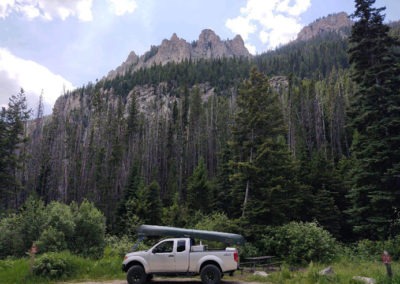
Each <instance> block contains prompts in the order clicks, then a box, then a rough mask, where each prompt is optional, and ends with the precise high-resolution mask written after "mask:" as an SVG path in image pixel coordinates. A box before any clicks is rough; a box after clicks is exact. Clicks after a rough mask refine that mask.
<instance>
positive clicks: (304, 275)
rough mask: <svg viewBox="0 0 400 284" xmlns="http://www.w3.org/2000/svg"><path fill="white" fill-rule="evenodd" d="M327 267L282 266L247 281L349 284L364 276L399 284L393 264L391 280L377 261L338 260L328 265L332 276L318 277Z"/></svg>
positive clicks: (397, 269) (397, 266) (399, 274)
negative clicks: (297, 267) (356, 277)
mask: <svg viewBox="0 0 400 284" xmlns="http://www.w3.org/2000/svg"><path fill="white" fill-rule="evenodd" d="M327 266H328V265H322V264H314V263H310V264H309V265H308V266H307V267H304V268H299V269H295V270H293V269H291V268H290V267H288V266H283V267H282V268H281V270H280V271H277V272H272V273H270V274H269V275H268V277H261V276H248V277H246V279H247V280H249V281H254V282H265V283H271V284H272V283H279V284H331V283H335V284H341V283H343V284H349V283H351V284H352V283H354V284H356V283H361V282H357V281H355V280H353V277H354V276H364V277H369V278H373V279H375V280H376V281H377V282H376V283H377V284H386V283H392V284H393V283H400V264H398V263H393V264H392V269H393V272H394V275H393V278H392V279H390V278H389V277H387V275H386V268H385V266H384V265H383V264H382V263H381V262H378V261H365V260H357V261H352V262H349V261H348V260H347V259H340V260H337V261H336V262H334V263H332V264H330V265H329V266H331V267H332V268H333V271H334V273H333V274H332V275H320V274H319V272H320V271H321V270H322V269H324V268H326V267H327Z"/></svg>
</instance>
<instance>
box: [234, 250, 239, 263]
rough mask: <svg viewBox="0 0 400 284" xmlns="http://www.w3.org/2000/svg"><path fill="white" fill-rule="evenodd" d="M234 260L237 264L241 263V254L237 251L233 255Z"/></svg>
mask: <svg viewBox="0 0 400 284" xmlns="http://www.w3.org/2000/svg"><path fill="white" fill-rule="evenodd" d="M233 260H234V261H235V262H239V254H238V252H237V251H235V252H234V253H233Z"/></svg>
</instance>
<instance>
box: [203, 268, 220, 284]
mask: <svg viewBox="0 0 400 284" xmlns="http://www.w3.org/2000/svg"><path fill="white" fill-rule="evenodd" d="M200 277H201V282H202V283H203V284H218V283H219V282H220V281H221V271H220V270H219V268H218V267H217V266H215V265H214V264H208V265H206V266H204V267H203V269H202V270H201V272H200Z"/></svg>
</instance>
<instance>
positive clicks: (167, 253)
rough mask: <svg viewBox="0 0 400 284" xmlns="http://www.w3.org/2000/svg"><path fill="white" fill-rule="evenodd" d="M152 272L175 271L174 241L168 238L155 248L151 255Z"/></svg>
mask: <svg viewBox="0 0 400 284" xmlns="http://www.w3.org/2000/svg"><path fill="white" fill-rule="evenodd" d="M149 258H150V259H149V265H150V267H151V271H152V272H174V271H175V255H174V241H173V240H166V241H164V242H161V243H159V244H158V245H157V246H156V247H154V248H153V250H152V251H151V254H150V257H149Z"/></svg>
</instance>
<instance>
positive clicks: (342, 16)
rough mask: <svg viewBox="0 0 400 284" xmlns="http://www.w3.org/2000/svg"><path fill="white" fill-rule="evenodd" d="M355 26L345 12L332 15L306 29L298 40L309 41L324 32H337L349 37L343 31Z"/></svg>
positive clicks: (298, 36)
mask: <svg viewBox="0 0 400 284" xmlns="http://www.w3.org/2000/svg"><path fill="white" fill-rule="evenodd" d="M352 25H353V21H351V20H350V18H349V16H348V15H347V14H346V13H345V12H341V13H337V14H331V15H328V16H327V17H323V18H321V19H318V20H316V21H314V22H313V23H311V24H310V25H308V26H306V27H304V28H303V29H302V30H301V31H300V33H299V34H298V35H297V40H299V41H300V40H301V41H307V40H310V39H312V38H313V37H315V36H317V35H319V34H321V33H324V32H337V33H339V34H341V35H342V36H347V35H346V33H345V32H344V30H343V29H345V28H349V27H351V26H352Z"/></svg>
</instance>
